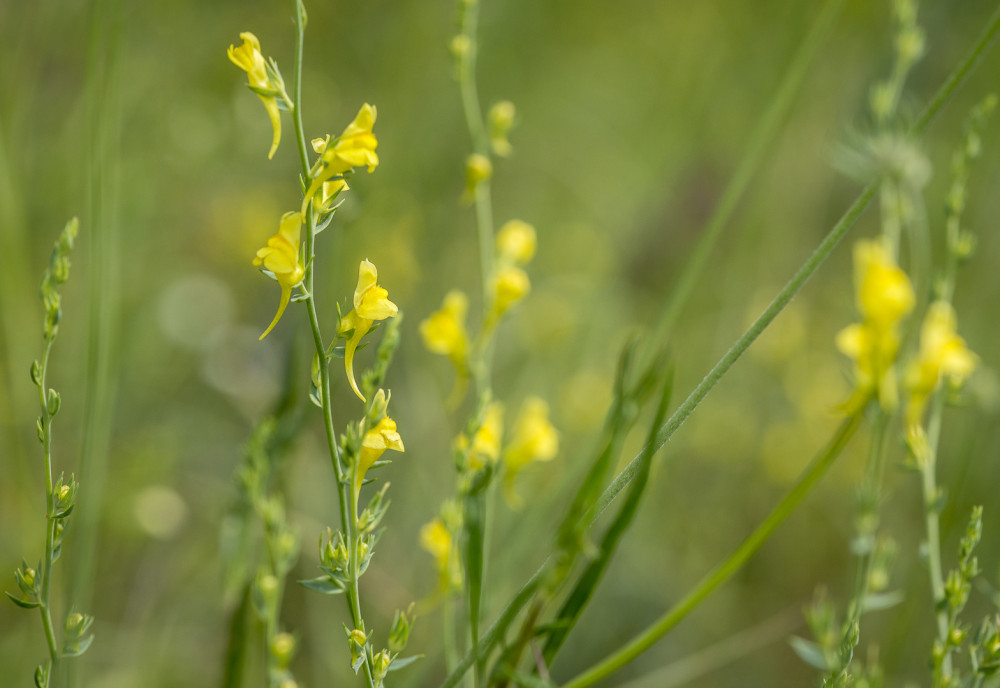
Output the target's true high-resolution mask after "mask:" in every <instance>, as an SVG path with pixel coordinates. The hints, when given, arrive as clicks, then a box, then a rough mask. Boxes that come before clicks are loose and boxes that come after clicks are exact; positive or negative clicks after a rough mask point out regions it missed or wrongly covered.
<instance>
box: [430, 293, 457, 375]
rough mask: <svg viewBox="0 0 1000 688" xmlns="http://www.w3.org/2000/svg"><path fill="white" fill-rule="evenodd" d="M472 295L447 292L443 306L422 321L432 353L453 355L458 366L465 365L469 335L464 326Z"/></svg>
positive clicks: (452, 357) (452, 359)
mask: <svg viewBox="0 0 1000 688" xmlns="http://www.w3.org/2000/svg"><path fill="white" fill-rule="evenodd" d="M468 310H469V298H468V297H467V296H466V295H465V294H463V293H462V292H460V291H458V290H453V291H450V292H448V293H447V294H446V295H445V297H444V303H443V304H442V305H441V309H440V310H438V311H435V312H434V313H431V314H430V315H429V316H427V319H426V320H424V321H423V322H421V323H420V336H421V337H422V338H423V340H424V346H426V347H427V349H428V350H429V351H431V352H433V353H436V354H442V355H444V356H447V357H448V358H450V359H451V361H452V363H454V364H455V367H456V368H458V369H459V370H462V369H464V367H465V357H466V355H467V353H468V349H469V335H468V332H467V331H466V329H465V316H466V313H467V312H468Z"/></svg>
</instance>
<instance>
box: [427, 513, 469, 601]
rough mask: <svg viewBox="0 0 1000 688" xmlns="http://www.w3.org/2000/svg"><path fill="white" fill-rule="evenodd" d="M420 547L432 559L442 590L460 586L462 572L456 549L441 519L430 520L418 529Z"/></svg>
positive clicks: (449, 532) (453, 540)
mask: <svg viewBox="0 0 1000 688" xmlns="http://www.w3.org/2000/svg"><path fill="white" fill-rule="evenodd" d="M420 546H421V547H423V548H424V549H425V550H426V551H427V552H429V553H430V555H431V556H432V557H434V564H435V568H436V569H437V572H438V579H439V581H440V585H441V588H442V589H443V590H448V589H450V588H453V587H458V586H460V585H461V581H462V572H461V569H460V568H459V566H458V549H457V548H456V547H455V539H454V538H453V537H452V535H451V531H449V530H448V527H447V526H446V525H445V523H444V521H443V520H442V519H441V518H439V517H435V518H433V519H431V521H429V522H428V523H425V524H424V526H423V528H421V529H420Z"/></svg>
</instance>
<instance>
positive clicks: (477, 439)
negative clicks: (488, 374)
mask: <svg viewBox="0 0 1000 688" xmlns="http://www.w3.org/2000/svg"><path fill="white" fill-rule="evenodd" d="M503 412H504V408H503V404H501V403H500V402H499V401H494V402H491V403H490V405H489V406H487V407H486V412H485V413H484V415H483V422H482V424H481V425H480V426H479V429H478V430H476V434H475V435H473V437H472V445H471V446H470V445H469V438H468V437H466V436H465V434H464V433H463V434H461V435H459V436H458V437H457V438H456V439H455V447H456V448H457V449H458V450H459V451H463V452H465V451H468V464H467V465H468V467H469V468H470V469H471V470H473V471H478V470H479V469H481V468H483V467H484V466H486V465H487V464H492V463H496V462H497V460H498V459H499V458H500V443H501V440H502V439H503Z"/></svg>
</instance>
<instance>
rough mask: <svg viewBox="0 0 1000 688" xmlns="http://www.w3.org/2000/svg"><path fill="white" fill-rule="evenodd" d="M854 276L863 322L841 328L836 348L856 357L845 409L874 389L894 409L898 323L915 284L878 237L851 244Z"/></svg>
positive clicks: (911, 301)
mask: <svg viewBox="0 0 1000 688" xmlns="http://www.w3.org/2000/svg"><path fill="white" fill-rule="evenodd" d="M854 279H855V292H856V293H855V297H856V300H857V308H858V311H859V312H860V314H861V317H862V320H861V322H860V323H854V324H852V325H849V326H848V327H846V328H844V329H843V330H841V331H840V332H839V333H838V334H837V339H836V344H837V348H838V349H840V351H841V352H842V353H843V354H844V355H845V356H847V357H848V358H850V359H851V360H852V361H854V378H855V380H854V381H855V392H854V394H853V395H852V396H851V398H850V399H849V400H848V401H847V402H846V404H845V407H846V408H847V409H848V410H850V409H851V408H852V407H853V406H854V405H855V404H858V403H862V402H863V401H864V400H867V399H868V397H869V395H870V394H872V393H875V394H876V395H877V396H878V399H879V401H880V403H881V404H882V406H883V407H885V408H889V409H891V408H895V406H896V404H897V403H898V388H897V387H898V385H897V383H896V373H895V367H894V363H895V361H896V356H897V354H898V352H899V344H900V336H899V325H900V323H901V322H902V320H903V318H904V317H906V315H907V314H908V313H909V312H910V311H911V310H913V306H914V303H915V301H916V298H915V296H914V293H913V287H912V286H911V284H910V279H909V278H908V277H907V276H906V273H905V272H903V270H902V269H900V267H899V266H898V265H897V264H896V260H895V258H894V257H893V255H892V252H891V251H890V250H889V248H888V245H887V244H886V242H885V241H882V240H864V239H863V240H861V241H859V242H858V243H857V244H855V247H854Z"/></svg>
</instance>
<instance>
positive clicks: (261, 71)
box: [226, 31, 283, 159]
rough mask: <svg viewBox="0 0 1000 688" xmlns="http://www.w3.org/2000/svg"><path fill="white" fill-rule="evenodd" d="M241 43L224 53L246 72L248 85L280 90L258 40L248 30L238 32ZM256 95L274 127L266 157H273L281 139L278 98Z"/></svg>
mask: <svg viewBox="0 0 1000 688" xmlns="http://www.w3.org/2000/svg"><path fill="white" fill-rule="evenodd" d="M240 38H242V39H243V44H242V45H241V46H240V47H238V48H237V47H236V46H233V45H230V46H229V50H228V51H226V54H227V55H228V56H229V59H230V60H232V62H233V64H235V65H236V66H237V67H239V68H240V69H242V70H243V71H244V72H246V73H247V82H248V83H249V84H250V86H253V87H254V88H259V89H265V90H268V91H280V90H281V89H282V88H283V86H282V85H281V84H274V83H272V82H271V78H270V77H269V76H268V73H267V63H266V62H265V61H264V56H263V55H262V54H261V52H260V41H258V40H257V37H256V36H255V35H253V34H252V33H250V32H249V31H244V32H243V33H241V34H240ZM257 96H258V97H259V98H260V100H261V102H262V103H264V108H265V109H266V110H267V116H268V117H269V118H270V119H271V127H272V128H273V129H274V136H273V138H272V139H271V150H270V152H268V154H267V157H268V159H270V158H272V157H274V152H275V151H276V150H278V143H279V142H280V141H281V115H280V113H279V111H278V100H277V97H276V96H275V95H272V96H265V95H263V94H261V93H258V94H257Z"/></svg>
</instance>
